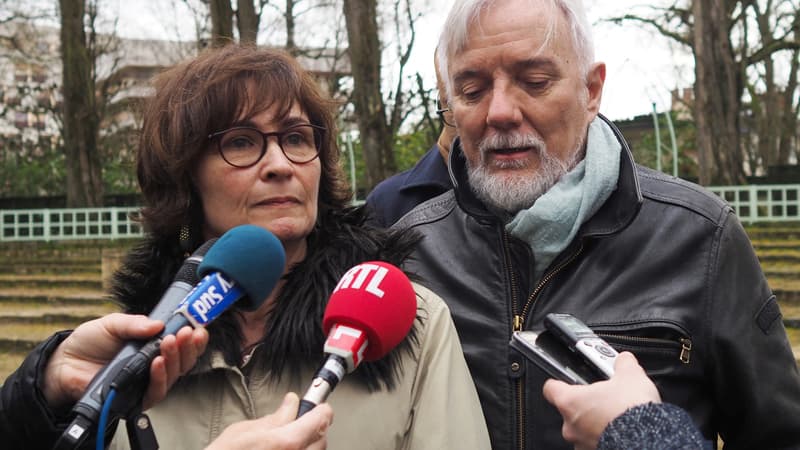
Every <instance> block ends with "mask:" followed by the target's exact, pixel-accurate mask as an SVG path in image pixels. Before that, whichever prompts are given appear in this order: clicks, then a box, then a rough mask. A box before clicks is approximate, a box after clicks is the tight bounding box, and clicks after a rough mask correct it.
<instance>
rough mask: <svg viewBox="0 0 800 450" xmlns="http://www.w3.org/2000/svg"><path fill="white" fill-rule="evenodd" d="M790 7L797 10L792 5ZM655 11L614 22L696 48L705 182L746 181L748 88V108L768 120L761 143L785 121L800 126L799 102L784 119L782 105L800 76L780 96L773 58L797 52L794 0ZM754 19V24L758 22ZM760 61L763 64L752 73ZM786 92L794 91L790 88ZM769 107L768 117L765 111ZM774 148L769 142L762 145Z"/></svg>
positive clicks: (676, 5) (730, 0) (723, 1)
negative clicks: (639, 25)
mask: <svg viewBox="0 0 800 450" xmlns="http://www.w3.org/2000/svg"><path fill="white" fill-rule="evenodd" d="M793 2H794V3H793ZM791 5H794V8H793V9H790V8H789V7H790V6H791ZM652 11H653V13H652V14H649V15H635V14H628V15H624V16H622V17H617V18H614V19H611V20H613V21H617V22H624V21H635V22H639V23H642V24H646V25H647V26H652V27H654V28H655V29H656V30H657V31H658V32H659V33H660V34H662V35H663V36H666V37H668V38H670V39H672V40H674V41H676V42H678V43H680V44H683V45H686V46H687V47H689V48H690V49H691V51H692V54H693V55H694V61H695V85H694V93H695V101H694V108H693V111H694V118H695V121H696V124H697V146H698V153H699V165H700V170H699V178H700V182H701V183H702V184H710V183H724V184H739V183H742V182H744V176H745V171H744V168H743V162H744V156H743V155H745V154H746V153H747V150H748V148H749V146H750V145H751V142H750V139H742V138H741V136H742V133H743V130H744V129H745V128H746V127H744V124H743V120H744V119H743V115H744V111H745V110H747V108H744V107H743V101H744V100H745V93H746V92H747V91H748V89H750V90H749V96H748V97H749V98H748V99H747V100H749V101H750V103H749V104H748V105H747V107H748V108H749V107H750V106H752V107H753V111H755V112H754V114H756V115H761V116H762V117H763V118H762V119H761V120H762V124H769V126H768V129H762V130H759V131H758V137H756V139H757V140H759V139H761V137H762V136H763V137H764V138H766V136H767V135H769V134H775V135H777V136H780V135H781V132H780V131H779V130H778V127H779V124H781V123H784V124H787V125H786V126H788V127H792V126H796V124H797V107H796V106H789V107H788V109H785V111H786V113H787V114H793V116H792V117H787V116H786V114H783V113H781V111H782V110H784V108H782V107H781V106H780V102H782V101H783V102H785V101H786V99H795V98H796V97H797V95H796V89H797V81H796V73H795V74H793V75H792V77H793V78H794V79H795V81H791V79H790V80H789V84H788V85H787V86H786V88H785V90H783V91H782V92H781V94H778V91H777V90H776V87H777V85H776V84H775V80H776V75H777V71H775V70H774V69H773V68H772V67H771V66H772V58H773V57H774V56H775V55H777V54H779V53H780V52H788V51H796V49H797V48H798V46H799V45H800V43H799V42H798V32H797V30H798V22H797V4H796V0H777V1H775V0H702V1H701V0H691V1H688V0H682V1H679V0H676V1H674V2H673V3H672V4H671V6H668V7H664V8H657V7H653V9H652ZM782 16H788V17H789V20H788V21H787V20H786V19H785V17H784V18H783V19H781V17H782ZM753 23H755V24H757V25H756V26H755V27H754V26H753V25H752V24H753ZM787 23H788V25H787ZM769 24H773V26H769ZM775 24H777V25H778V26H777V27H776V26H774V25H775ZM794 60H795V61H796V57H794ZM755 66H763V67H764V68H763V69H762V70H760V71H754V70H753V67H755ZM795 72H796V70H795ZM789 89H791V92H787V91H788V90H789ZM781 98H782V100H781ZM788 105H796V101H795V100H792V101H789V102H788ZM790 111H794V112H790ZM766 112H769V114H770V118H766V116H764V114H766ZM776 115H779V116H781V117H782V119H781V118H778V117H777V116H776ZM795 133H796V132H795ZM766 139H767V140H769V139H768V138H766ZM780 139H781V142H785V140H783V138H780ZM784 145H788V144H784ZM780 146H781V145H778V147H780ZM774 147H775V145H774V144H770V143H768V142H766V141H765V142H764V144H763V146H760V148H762V149H766V148H774ZM764 151H766V150H764ZM787 153H788V150H787ZM749 159H750V162H751V163H756V164H759V165H762V164H764V163H768V162H770V161H774V160H776V159H777V160H780V159H781V157H780V156H777V157H773V156H769V152H767V153H766V154H761V153H760V151H759V152H758V154H757V155H756V156H755V157H750V158H749Z"/></svg>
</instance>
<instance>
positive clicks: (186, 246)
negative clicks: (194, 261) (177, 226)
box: [178, 224, 192, 257]
mask: <svg viewBox="0 0 800 450" xmlns="http://www.w3.org/2000/svg"><path fill="white" fill-rule="evenodd" d="M178 242H179V243H180V246H181V250H183V256H184V257H188V256H189V255H191V254H192V235H191V232H190V231H189V225H186V224H184V225H181V230H180V232H179V233H178Z"/></svg>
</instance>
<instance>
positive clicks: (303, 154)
mask: <svg viewBox="0 0 800 450" xmlns="http://www.w3.org/2000/svg"><path fill="white" fill-rule="evenodd" d="M325 131H326V129H325V128H324V127H320V126H317V125H312V124H310V123H304V124H299V125H294V126H291V127H289V128H287V129H285V130H281V131H273V132H271V133H263V132H261V131H260V130H257V129H255V128H253V127H233V128H228V129H227V130H223V131H218V132H216V133H211V134H209V135H208V138H209V139H211V140H213V139H217V149H218V150H219V154H220V155H221V156H222V159H224V160H225V162H227V163H228V164H230V165H232V166H234V167H241V168H244V167H250V166H252V165H254V164H256V163H257V162H259V161H260V160H261V158H263V157H264V155H265V154H266V153H267V142H268V141H269V138H270V137H271V136H275V137H276V138H277V139H278V147H280V149H281V151H282V152H283V155H284V156H286V159H288V160H289V161H291V162H293V163H295V164H305V163H308V162H311V161H313V160H314V158H316V157H317V156H319V147H320V143H321V142H322V136H323V133H324V132H325Z"/></svg>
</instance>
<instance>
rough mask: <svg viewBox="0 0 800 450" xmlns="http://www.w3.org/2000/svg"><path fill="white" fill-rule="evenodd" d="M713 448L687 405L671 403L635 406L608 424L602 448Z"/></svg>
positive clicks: (603, 449)
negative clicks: (689, 412) (694, 421)
mask: <svg viewBox="0 0 800 450" xmlns="http://www.w3.org/2000/svg"><path fill="white" fill-rule="evenodd" d="M710 448H712V445H711V442H709V441H705V440H704V439H703V435H702V433H700V430H699V429H698V428H697V427H696V426H695V424H694V423H693V422H692V418H691V417H690V416H689V414H688V413H686V411H684V410H683V409H681V408H679V407H677V406H675V405H672V404H669V403H647V404H645V405H639V406H635V407H633V408H630V409H629V410H627V411H625V412H624V413H623V414H622V415H620V416H619V417H617V418H616V419H614V420H612V421H611V423H609V424H608V426H607V427H606V429H605V430H604V431H603V434H602V435H600V442H599V443H598V446H597V449H598V450H612V449H614V450H618V449H641V450H650V449H652V450H656V449H658V450H678V449H680V450H700V449H710Z"/></svg>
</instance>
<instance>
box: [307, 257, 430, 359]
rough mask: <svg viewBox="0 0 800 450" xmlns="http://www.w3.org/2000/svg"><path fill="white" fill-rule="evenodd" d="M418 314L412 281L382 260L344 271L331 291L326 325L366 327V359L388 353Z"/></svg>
mask: <svg viewBox="0 0 800 450" xmlns="http://www.w3.org/2000/svg"><path fill="white" fill-rule="evenodd" d="M416 314H417V296H416V293H415V292H414V288H413V287H412V286H411V281H409V279H408V277H407V276H406V275H405V274H404V273H403V272H402V271H401V270H400V269H398V268H397V267H395V266H393V265H391V264H389V263H386V262H382V261H369V262H365V263H362V264H359V265H357V266H355V267H353V268H351V269H350V270H348V271H347V273H345V274H344V276H343V277H342V279H341V280H340V281H339V283H338V284H337V285H336V288H335V289H334V291H333V294H331V297H330V300H329V301H328V306H327V307H326V308H325V316H324V317H323V319H322V326H323V328H324V331H325V334H326V335H327V334H328V332H329V331H330V329H331V327H333V325H337V324H338V325H347V326H349V327H352V328H356V329H359V330H362V331H364V332H365V333H366V334H367V339H368V340H369V344H368V345H367V349H366V351H365V352H364V360H366V361H374V360H376V359H380V358H382V357H383V356H385V355H386V354H387V353H389V351H391V350H392V349H393V348H394V347H395V346H396V345H397V344H399V343H400V341H402V340H403V339H404V338H405V336H406V335H407V334H408V332H409V330H410V329H411V326H412V325H413V324H414V318H415V317H416Z"/></svg>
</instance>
